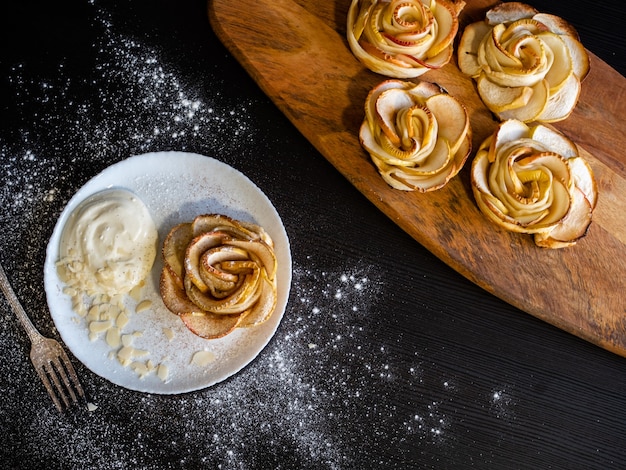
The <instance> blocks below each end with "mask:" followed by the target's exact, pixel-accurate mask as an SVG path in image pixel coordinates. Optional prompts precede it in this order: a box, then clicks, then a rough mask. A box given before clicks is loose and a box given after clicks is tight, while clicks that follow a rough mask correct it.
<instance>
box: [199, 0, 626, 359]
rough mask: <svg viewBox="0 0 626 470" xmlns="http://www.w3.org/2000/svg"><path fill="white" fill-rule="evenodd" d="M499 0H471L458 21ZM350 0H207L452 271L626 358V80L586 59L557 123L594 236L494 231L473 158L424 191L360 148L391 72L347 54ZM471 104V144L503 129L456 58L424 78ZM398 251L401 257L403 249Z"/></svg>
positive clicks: (296, 108)
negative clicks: (589, 201)
mask: <svg viewBox="0 0 626 470" xmlns="http://www.w3.org/2000/svg"><path fill="white" fill-rule="evenodd" d="M493 3H494V2H493V0H476V1H472V0H467V5H466V7H465V9H464V10H463V13H462V16H461V18H460V20H461V28H462V27H463V26H464V25H466V24H468V23H470V22H472V21H476V20H478V19H482V17H483V14H484V11H485V10H486V9H487V7H489V6H490V5H492V4H493ZM349 4H350V1H349V0H336V1H320V0H228V1H211V0H209V18H210V21H211V24H212V27H213V29H214V30H215V32H216V34H217V35H218V37H219V38H220V40H221V41H222V42H223V43H224V45H225V46H226V47H227V48H228V49H229V50H230V52H231V53H232V54H233V55H234V56H235V57H236V59H237V60H238V61H239V62H240V63H241V64H242V66H243V67H244V68H245V69H246V70H247V71H248V73H249V74H250V75H251V76H252V77H253V79H254V80H255V81H256V82H257V83H258V84H259V86H260V87H261V88H262V89H263V91H264V92H265V93H266V94H267V95H268V96H269V97H270V98H271V99H272V100H273V101H274V102H275V103H276V105H277V106H278V107H279V108H280V109H281V111H282V112H283V113H284V114H285V115H286V116H287V117H288V118H289V119H290V120H291V122H292V123H293V124H294V125H295V126H296V127H297V128H298V129H299V130H300V132H301V133H302V134H303V135H304V136H305V137H306V138H307V139H308V140H309V141H310V142H311V143H312V144H313V145H314V146H315V147H316V148H317V149H318V150H319V151H320V152H321V153H322V154H323V155H324V157H325V158H326V159H328V160H329V161H330V162H331V163H332V164H333V165H334V166H335V167H336V168H337V170H339V171H340V172H341V173H342V174H343V175H344V176H345V177H346V178H347V179H348V180H349V181H350V182H351V183H352V184H353V185H354V186H355V187H356V188H358V190H359V191H361V192H362V193H363V194H364V195H365V196H366V197H367V198H368V199H369V200H370V201H371V202H372V203H373V204H374V205H375V206H376V207H378V208H379V209H380V210H381V211H383V212H384V213H385V214H387V216H389V218H391V219H392V220H393V221H394V222H395V223H397V224H398V225H399V226H400V227H402V229H404V230H405V231H406V232H408V233H409V234H410V235H411V236H412V237H413V238H415V239H416V240H417V241H418V242H419V243H421V244H422V245H424V246H425V247H426V248H427V249H428V250H430V251H431V252H432V253H434V254H435V255H436V256H437V257H439V258H440V259H441V260H443V261H444V262H445V263H447V264H448V265H450V266H451V267H452V268H453V269H455V270H456V271H458V272H459V273H461V274H462V275H464V276H466V277H467V278H468V279H470V280H471V281H473V282H475V283H476V284H478V285H479V286H481V287H482V288H484V289H486V290H487V291H489V292H491V293H493V294H494V295H496V296H498V297H499V298H501V299H503V300H505V301H506V302H509V303H510V304H512V305H514V306H516V307H518V308H520V309H522V310H524V311H526V312H528V313H530V314H532V315H534V316H536V317H538V318H540V319H542V320H544V321H546V322H549V323H551V324H553V325H555V326H557V327H559V328H562V329H563V330H566V331H568V332H570V333H573V334H575V335H577V336H579V337H581V338H584V339H586V340H588V341H590V342H592V343H595V344H597V345H599V346H601V347H603V348H606V349H608V350H610V351H613V352H615V353H617V354H620V355H622V356H626V294H625V293H624V286H625V283H626V247H625V244H626V157H625V156H624V155H625V153H624V149H626V137H625V136H626V106H624V102H626V79H624V77H622V76H621V75H620V74H618V73H617V72H616V71H615V70H613V69H612V68H611V67H609V66H608V65H607V64H605V63H604V62H602V61H601V60H600V59H598V58H597V57H596V56H594V55H593V54H590V55H591V72H590V74H589V75H588V77H587V78H586V80H585V81H584V83H583V91H582V94H581V97H580V101H579V104H578V106H577V108H576V110H575V111H574V113H573V114H572V115H571V116H570V118H569V119H567V120H566V121H564V122H561V123H558V124H555V126H554V127H556V128H557V129H558V130H560V131H561V132H563V133H564V134H566V135H567V136H568V137H570V138H571V139H572V140H574V141H575V142H576V143H577V144H578V146H579V149H580V152H581V155H582V156H584V157H585V158H586V159H587V160H588V161H589V163H590V164H591V166H592V168H593V171H594V173H595V176H596V179H597V182H598V187H599V194H600V195H599V202H598V205H597V207H596V210H595V212H594V215H593V223H592V224H591V227H590V230H589V232H588V234H587V236H586V237H585V238H584V239H583V240H581V241H579V242H578V244H577V245H575V246H573V247H569V248H565V249H561V250H547V249H541V248H538V247H536V246H535V244H534V242H533V240H532V237H531V236H529V235H520V234H513V233H509V232H507V231H504V230H501V229H499V228H498V227H497V226H495V225H494V224H493V223H490V222H489V221H487V220H486V219H485V217H484V216H483V215H482V214H481V213H480V212H479V210H478V209H477V207H476V204H475V202H474V199H473V196H472V192H471V188H470V183H469V166H470V165H469V162H470V161H471V159H472V158H473V153H472V155H471V156H470V159H469V160H468V164H466V166H465V168H464V169H463V170H462V171H461V173H460V174H459V175H458V176H457V177H455V178H454V179H453V180H452V181H451V182H450V183H449V184H448V185H447V186H445V187H444V188H443V189H441V190H439V191H435V192H433V193H428V194H420V193H407V192H403V191H398V190H394V189H392V188H390V187H389V186H388V185H387V184H386V183H385V182H384V181H383V180H382V178H381V177H380V176H379V174H378V173H377V171H376V169H375V168H374V166H373V164H372V163H371V161H370V159H369V156H368V155H367V153H366V152H365V151H364V150H363V149H362V148H361V146H360V144H359V139H358V129H359V126H360V124H361V122H362V120H363V116H364V111H363V106H364V102H365V97H366V95H367V93H368V91H369V90H370V89H371V88H372V87H373V86H374V85H376V84H378V83H379V82H380V81H382V80H383V79H384V77H382V76H381V75H377V74H375V73H373V72H370V71H369V70H367V69H366V68H365V67H363V66H362V65H361V64H360V63H359V62H358V61H357V60H356V59H355V58H354V56H353V55H352V53H351V52H350V50H349V48H348V46H347V41H346V38H345V29H346V26H345V21H346V15H347V11H348V7H349ZM420 79H422V80H427V81H431V82H436V83H438V84H439V85H441V86H443V87H444V88H445V89H446V90H448V92H449V93H450V94H452V95H453V96H455V97H457V98H459V99H460V100H461V101H462V102H463V103H464V104H465V105H466V107H467V108H468V110H469V112H470V120H471V126H472V130H473V146H474V149H476V148H478V145H479V144H480V143H481V142H482V140H483V139H484V138H485V137H486V136H488V135H489V134H491V132H492V131H493V130H494V128H495V126H496V122H495V121H494V120H493V118H492V116H491V113H490V112H489V111H488V110H487V109H486V108H485V106H484V105H483V104H482V102H481V101H480V99H479V98H478V95H477V94H476V91H475V85H474V83H473V82H472V80H471V79H469V78H467V77H465V76H463V75H462V74H461V73H460V71H459V70H458V68H457V66H456V64H455V63H450V64H448V65H446V66H445V67H444V68H442V69H441V70H438V71H430V72H428V73H427V74H425V75H423V76H422V77H420ZM398 256H402V254H401V253H398Z"/></svg>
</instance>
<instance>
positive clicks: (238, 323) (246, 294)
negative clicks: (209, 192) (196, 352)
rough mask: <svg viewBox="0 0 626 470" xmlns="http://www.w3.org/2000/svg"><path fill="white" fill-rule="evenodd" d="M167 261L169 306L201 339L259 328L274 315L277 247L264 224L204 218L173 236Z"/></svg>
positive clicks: (164, 282) (164, 290)
mask: <svg viewBox="0 0 626 470" xmlns="http://www.w3.org/2000/svg"><path fill="white" fill-rule="evenodd" d="M163 260H164V266H163V270H162V272H161V281H160V286H159V287H160V292H161V297H162V298H163V302H164V303H165V306H166V307H167V308H168V309H169V310H170V311H171V312H173V313H175V314H177V315H178V316H179V317H180V318H181V320H182V321H183V322H184V323H185V325H186V326H187V328H189V329H190V330H191V331H192V332H193V333H194V334H196V335H198V336H201V337H203V338H219V337H221V336H224V335H226V334H228V333H230V332H231V331H233V330H234V329H235V328H237V327H242V326H253V325H258V324H260V323H262V322H264V321H265V320H267V319H268V318H269V317H270V316H271V315H272V313H273V311H274V308H275V306H276V299H277V295H276V256H275V255H274V245H273V242H272V240H271V238H270V237H269V235H268V234H267V233H266V232H265V230H263V228H262V227H259V226H258V225H255V224H252V223H247V222H242V221H237V220H234V219H231V218H230V217H227V216H224V215H217V214H210V215H201V216H198V217H196V218H195V219H194V220H193V221H192V222H190V223H182V224H179V225H177V226H175V227H174V228H173V229H172V230H171V231H170V232H169V234H168V235H167V237H166V239H165V241H164V243H163Z"/></svg>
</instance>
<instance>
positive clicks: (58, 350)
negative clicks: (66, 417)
mask: <svg viewBox="0 0 626 470" xmlns="http://www.w3.org/2000/svg"><path fill="white" fill-rule="evenodd" d="M0 288H2V292H4V295H5V296H6V298H7V299H8V301H9V304H10V305H11V308H12V309H13V311H14V312H15V314H16V315H17V318H18V319H19V320H20V323H22V326H23V327H24V329H25V330H26V333H28V337H29V338H30V342H31V345H32V346H31V349H30V360H31V362H32V363H33V365H34V366H35V370H36V371H37V374H39V378H41V381H42V382H43V384H44V385H45V386H46V390H48V394H50V397H52V401H53V402H54V404H55V405H56V407H57V409H58V410H59V411H61V412H62V411H63V410H64V406H65V409H67V408H69V406H70V404H71V403H70V398H71V400H72V402H73V403H77V402H78V399H79V397H80V398H81V399H82V400H83V401H85V402H86V399H85V392H84V391H83V387H82V386H81V385H80V382H79V381H78V376H77V375H76V372H75V371H74V367H73V366H72V363H71V362H70V360H69V358H68V357H67V354H66V353H65V350H64V349H63V347H61V345H60V344H59V343H58V341H56V340H54V339H51V338H46V337H45V336H42V335H41V333H39V332H38V331H37V329H36V328H35V326H34V325H33V324H32V322H31V321H30V319H29V318H28V316H27V315H26V312H25V311H24V308H23V307H22V305H21V304H20V302H19V300H18V299H17V296H16V295H15V292H14V291H13V288H12V287H11V285H10V284H9V280H8V278H7V275H6V274H5V272H4V269H3V268H2V265H0ZM55 389H56V392H55ZM68 394H69V397H68ZM59 398H60V399H59ZM61 402H62V403H61Z"/></svg>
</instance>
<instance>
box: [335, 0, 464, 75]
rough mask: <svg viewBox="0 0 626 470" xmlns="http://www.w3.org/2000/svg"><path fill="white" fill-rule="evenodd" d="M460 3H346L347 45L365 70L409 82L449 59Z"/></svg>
mask: <svg viewBox="0 0 626 470" xmlns="http://www.w3.org/2000/svg"><path fill="white" fill-rule="evenodd" d="M464 5H465V3H464V2H456V3H453V2H450V1H448V0H386V1H385V0H352V3H351V5H350V9H349V10H348V24H347V27H348V31H347V38H348V44H349V45H350V49H351V50H352V53H353V54H354V55H355V56H356V58H357V59H359V60H360V61H361V62H362V63H363V64H364V65H365V66H366V67H367V68H369V69H370V70H372V71H374V72H376V73H380V74H381V75H386V76H388V77H393V78H414V77H418V76H420V75H422V74H423V73H425V72H427V71H429V70H431V69H438V68H441V67H443V66H444V65H446V64H447V63H448V62H449V61H450V59H451V58H452V53H453V41H454V38H455V36H456V33H457V31H458V29H459V21H458V14H459V12H460V11H461V9H462V8H463V6H464Z"/></svg>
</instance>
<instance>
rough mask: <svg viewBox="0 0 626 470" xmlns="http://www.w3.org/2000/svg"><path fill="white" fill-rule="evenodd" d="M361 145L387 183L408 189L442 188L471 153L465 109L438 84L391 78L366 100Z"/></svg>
mask: <svg viewBox="0 0 626 470" xmlns="http://www.w3.org/2000/svg"><path fill="white" fill-rule="evenodd" d="M359 134H360V140H361V145H363V147H364V148H365V149H366V150H367V151H368V152H369V154H370V157H371V158H372V161H373V162H374V164H375V165H376V167H377V168H378V171H379V173H380V174H381V176H382V177H383V179H384V180H385V181H386V182H387V183H388V184H389V185H390V186H391V187H393V188H396V189H401V190H404V191H415V190H417V191H420V192H426V191H433V190H435V189H439V188H441V187H443V186H444V185H445V184H446V183H447V182H448V181H449V180H450V178H452V177H453V176H455V175H456V174H457V173H458V172H459V170H460V169H461V168H462V167H463V165H464V163H465V160H466V159H467V156H468V155H469V153H470V150H471V146H472V144H471V131H470V125H469V117H468V115H467V112H466V110H465V107H464V106H463V105H462V104H461V103H460V102H459V101H457V100H456V99H455V98H453V97H452V96H450V95H448V94H447V93H445V92H443V91H442V90H441V89H440V88H439V87H438V86H437V85H435V84H432V83H428V82H421V81H420V82H419V83H417V84H415V83H409V82H404V81H401V80H386V81H384V82H382V83H380V84H379V85H377V86H376V87H374V88H373V89H372V90H371V91H370V92H369V94H368V96H367V99H366V101H365V119H364V121H363V124H362V125H361V130H360V133H359Z"/></svg>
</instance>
